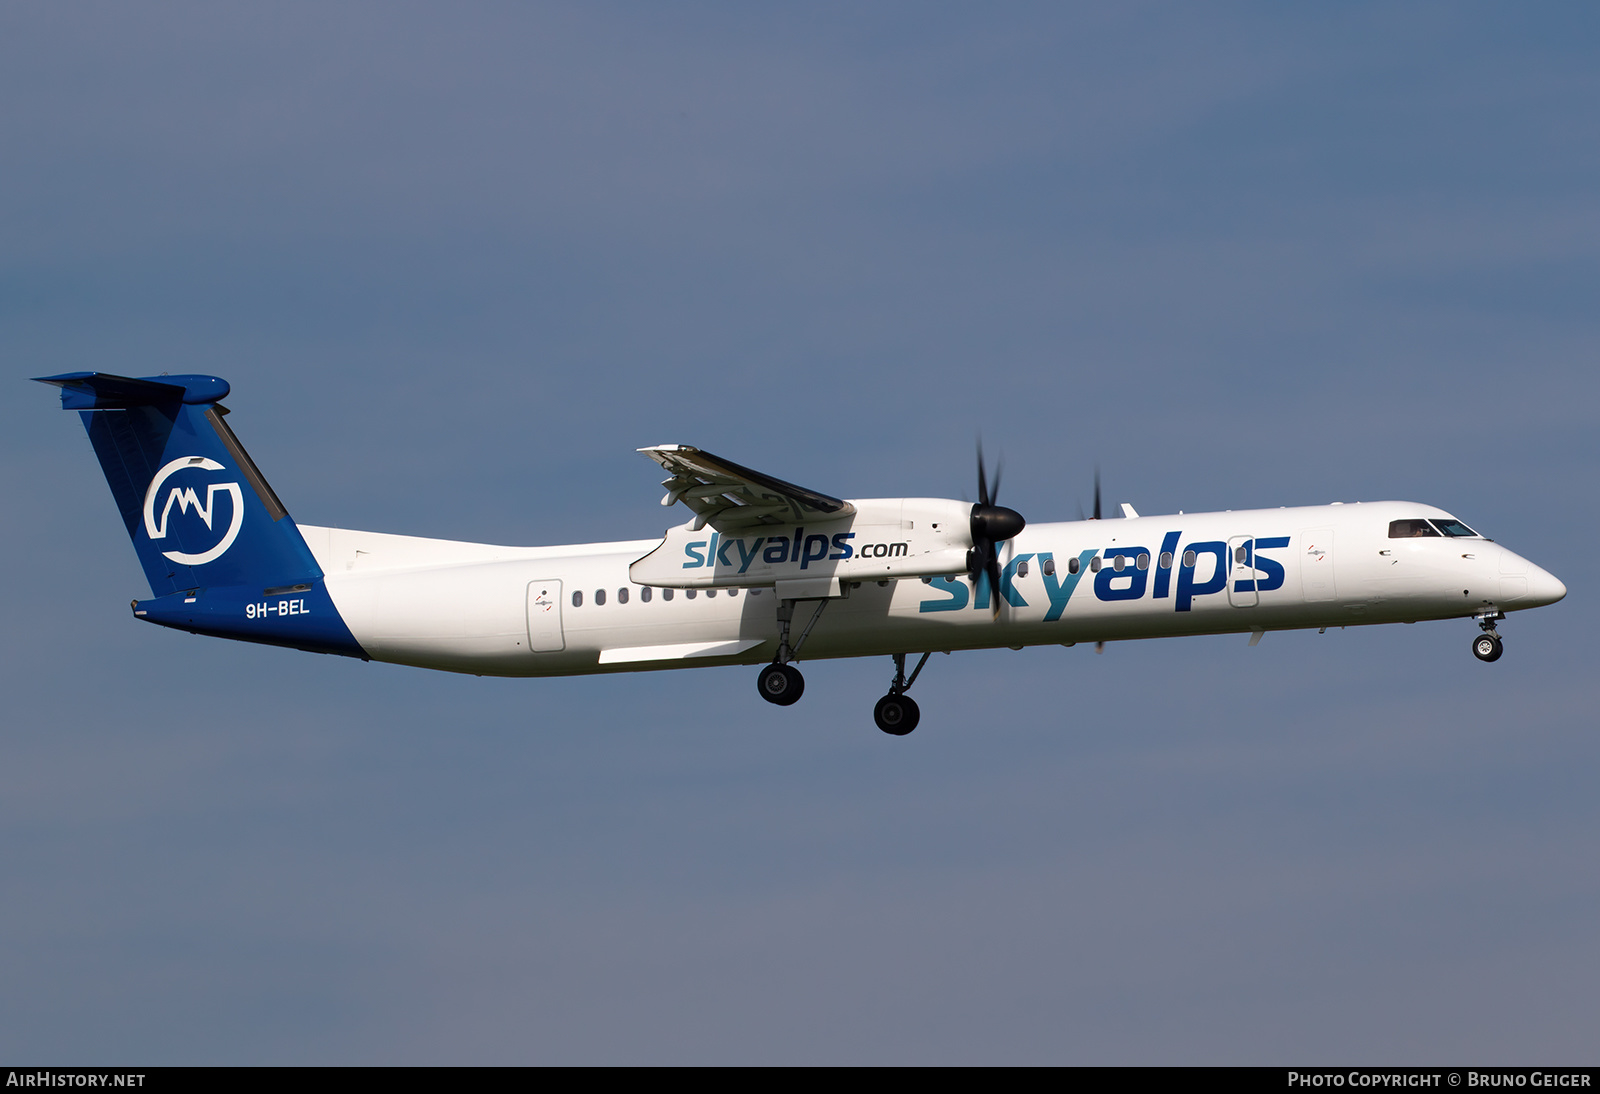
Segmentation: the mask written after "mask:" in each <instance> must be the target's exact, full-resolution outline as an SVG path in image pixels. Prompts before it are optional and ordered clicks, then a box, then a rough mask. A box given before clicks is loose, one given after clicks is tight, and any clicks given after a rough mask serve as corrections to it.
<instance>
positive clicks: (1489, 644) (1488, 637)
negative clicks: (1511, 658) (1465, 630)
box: [1472, 611, 1506, 661]
mask: <svg viewBox="0 0 1600 1094" xmlns="http://www.w3.org/2000/svg"><path fill="white" fill-rule="evenodd" d="M1505 617H1506V616H1505V613H1504V612H1500V611H1491V612H1482V613H1480V614H1478V615H1475V616H1473V618H1474V619H1476V620H1477V621H1478V626H1480V627H1482V628H1483V633H1482V634H1480V635H1478V637H1476V638H1474V639H1473V640H1472V656H1474V657H1476V658H1477V659H1478V660H1479V661H1498V660H1500V654H1501V653H1503V652H1504V647H1503V646H1502V645H1501V643H1500V632H1499V631H1497V630H1495V629H1494V624H1495V620H1497V619H1504V618H1505Z"/></svg>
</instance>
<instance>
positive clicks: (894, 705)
mask: <svg viewBox="0 0 1600 1094" xmlns="http://www.w3.org/2000/svg"><path fill="white" fill-rule="evenodd" d="M928 657H929V655H928V654H926V653H925V654H923V655H922V660H920V661H918V662H917V667H916V668H914V669H912V670H911V676H910V678H909V679H908V678H907V677H906V655H905V654H903V653H897V654H895V655H894V683H892V684H890V685H889V694H888V695H885V696H884V697H883V698H882V699H879V700H878V705H877V706H875V707H873V708H872V720H873V721H874V722H876V723H878V728H879V729H881V730H883V731H884V732H885V733H891V734H893V735H894V736H896V737H904V736H905V735H906V734H907V733H910V732H911V731H912V730H913V729H916V728H917V723H918V722H919V721H921V720H922V712H921V711H920V710H918V709H917V703H916V700H914V699H912V698H911V697H910V696H909V695H907V694H906V692H907V691H909V690H911V685H912V684H914V683H916V680H917V674H918V673H920V672H921V671H922V666H923V665H926V664H927V663H928Z"/></svg>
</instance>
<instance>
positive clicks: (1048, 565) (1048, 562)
mask: <svg viewBox="0 0 1600 1094" xmlns="http://www.w3.org/2000/svg"><path fill="white" fill-rule="evenodd" d="M1044 572H1045V573H1047V574H1049V575H1050V576H1051V577H1055V576H1056V560H1055V559H1053V558H1047V559H1045V560H1044Z"/></svg>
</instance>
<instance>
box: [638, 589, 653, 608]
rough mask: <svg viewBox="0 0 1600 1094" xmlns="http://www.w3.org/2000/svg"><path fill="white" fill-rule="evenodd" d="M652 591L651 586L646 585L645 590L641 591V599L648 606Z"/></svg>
mask: <svg viewBox="0 0 1600 1094" xmlns="http://www.w3.org/2000/svg"><path fill="white" fill-rule="evenodd" d="M651 591H652V590H651V588H650V586H648V585H646V586H645V587H644V588H642V589H640V590H639V599H640V600H642V601H644V602H645V603H646V604H648V603H650V594H651Z"/></svg>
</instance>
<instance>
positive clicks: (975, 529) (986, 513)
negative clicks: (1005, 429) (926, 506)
mask: <svg viewBox="0 0 1600 1094" xmlns="http://www.w3.org/2000/svg"><path fill="white" fill-rule="evenodd" d="M1000 471H1001V467H1000V466H999V465H996V466H995V469H994V481H993V482H992V483H991V482H990V481H989V476H988V474H987V473H986V472H985V470H984V465H983V442H982V441H979V442H978V502H977V504H976V505H974V506H973V507H972V550H970V551H968V552H967V576H968V577H969V578H971V579H972V583H973V585H974V586H976V585H977V583H978V578H979V577H981V576H982V575H984V574H987V575H989V595H990V597H991V598H992V599H991V600H990V603H991V604H992V605H993V606H994V617H995V618H996V619H998V618H999V617H1000V544H1002V543H1004V542H1005V541H1006V540H1008V539H1011V538H1012V537H1013V536H1015V535H1016V534H1017V533H1018V532H1021V531H1022V529H1023V528H1024V527H1026V525H1027V523H1028V522H1027V521H1025V520H1023V519H1022V514H1021V513H1019V512H1017V511H1016V510H1015V509H1007V508H1006V507H1005V506H1003V505H1000V504H997V503H998V501H999V498H1000Z"/></svg>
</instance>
